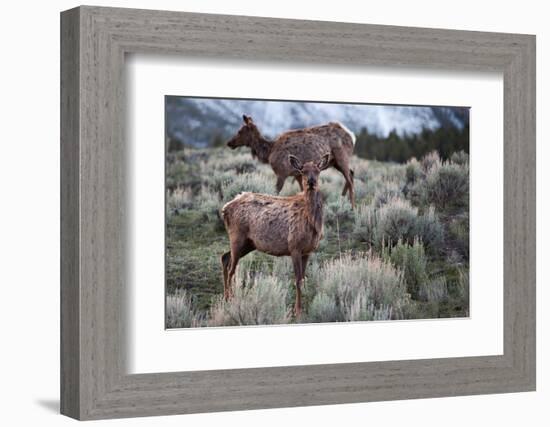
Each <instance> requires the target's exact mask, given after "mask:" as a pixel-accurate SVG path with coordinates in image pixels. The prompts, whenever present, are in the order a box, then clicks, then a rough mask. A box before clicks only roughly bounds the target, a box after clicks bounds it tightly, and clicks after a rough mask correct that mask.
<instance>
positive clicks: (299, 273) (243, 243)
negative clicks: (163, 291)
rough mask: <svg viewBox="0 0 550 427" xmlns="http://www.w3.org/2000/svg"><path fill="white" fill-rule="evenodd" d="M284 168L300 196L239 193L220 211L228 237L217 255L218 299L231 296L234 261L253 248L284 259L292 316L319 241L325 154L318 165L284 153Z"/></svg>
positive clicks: (327, 157) (326, 163)
mask: <svg viewBox="0 0 550 427" xmlns="http://www.w3.org/2000/svg"><path fill="white" fill-rule="evenodd" d="M288 161H289V163H290V165H291V166H292V167H293V168H294V170H295V173H296V174H297V175H298V176H299V177H300V181H301V183H302V187H303V188H304V189H305V190H303V191H302V192H300V193H298V194H296V195H294V196H290V197H281V196H272V195H267V194H258V193H250V192H245V193H241V194H239V195H238V196H236V197H235V198H234V199H233V200H231V201H230V202H228V203H227V204H225V206H224V207H223V208H222V218H223V222H224V224H225V228H226V230H227V234H228V235H229V244H230V249H231V250H230V251H229V252H226V253H224V254H223V255H222V257H221V263H222V269H223V286H224V297H225V299H226V300H228V299H229V298H231V297H232V296H233V290H232V282H233V278H234V275H235V270H236V268H237V264H238V263H239V259H240V258H242V257H244V256H245V255H246V254H248V253H250V252H252V251H253V250H258V251H260V252H264V253H266V254H269V255H273V256H277V257H280V256H290V257H291V258H292V264H293V268H294V275H295V278H296V282H295V284H296V302H295V305H294V313H295V316H296V317H297V318H299V317H300V313H301V310H302V294H301V290H300V287H301V284H302V281H303V279H304V276H305V271H306V265H307V262H308V258H309V256H310V254H311V253H312V252H314V251H315V250H316V249H317V247H318V246H319V242H320V241H321V238H322V237H323V196H322V194H321V193H320V191H319V174H320V173H321V171H322V170H324V169H326V168H327V167H329V165H330V154H329V153H327V154H325V155H324V156H322V157H321V160H319V161H318V162H311V161H309V162H307V163H305V164H302V162H301V161H300V160H299V159H298V158H297V157H296V156H293V155H292V154H290V155H289V156H288Z"/></svg>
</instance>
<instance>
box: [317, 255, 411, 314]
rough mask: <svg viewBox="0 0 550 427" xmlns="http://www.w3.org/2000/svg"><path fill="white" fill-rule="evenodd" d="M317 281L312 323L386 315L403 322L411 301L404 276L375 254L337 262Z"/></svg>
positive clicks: (325, 267)
mask: <svg viewBox="0 0 550 427" xmlns="http://www.w3.org/2000/svg"><path fill="white" fill-rule="evenodd" d="M313 280H314V281H315V282H316V283H315V289H316V294H315V297H314V298H313V300H312V302H311V305H310V307H309V311H308V316H309V320H310V321H312V322H331V321H335V320H334V319H337V320H340V321H355V320H372V319H373V318H374V317H375V316H376V317H377V318H380V317H383V316H382V313H386V315H387V316H390V315H391V316H392V318H399V317H400V313H401V310H402V307H403V305H405V304H407V302H408V299H409V295H408V294H407V292H406V288H405V284H404V282H403V276H402V273H401V272H400V271H399V270H397V269H395V268H394V267H393V265H392V264H391V263H389V262H385V261H383V260H382V259H380V258H379V257H377V256H375V255H373V254H372V253H370V254H365V253H363V254H359V255H356V256H353V255H351V254H349V253H347V254H344V255H342V256H341V257H339V258H333V259H331V260H330V261H327V262H326V263H325V264H323V265H322V267H321V268H320V270H319V272H318V274H317V275H315V277H314V279H313Z"/></svg>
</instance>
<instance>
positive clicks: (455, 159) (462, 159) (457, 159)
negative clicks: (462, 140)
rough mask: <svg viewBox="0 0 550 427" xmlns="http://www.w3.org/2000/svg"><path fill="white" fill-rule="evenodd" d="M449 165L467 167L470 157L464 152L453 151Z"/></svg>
mask: <svg viewBox="0 0 550 427" xmlns="http://www.w3.org/2000/svg"><path fill="white" fill-rule="evenodd" d="M450 160H451V163H456V164H457V165H462V166H468V165H469V162H470V156H469V155H468V153H465V152H464V151H455V152H454V153H453V154H452V155H451V158H450Z"/></svg>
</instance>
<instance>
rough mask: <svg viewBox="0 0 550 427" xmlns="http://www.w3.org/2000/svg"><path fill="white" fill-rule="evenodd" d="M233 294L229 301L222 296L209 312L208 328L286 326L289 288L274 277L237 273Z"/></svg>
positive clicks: (289, 318) (216, 300) (288, 312)
mask: <svg viewBox="0 0 550 427" xmlns="http://www.w3.org/2000/svg"><path fill="white" fill-rule="evenodd" d="M234 286H235V289H234V295H233V297H232V298H231V299H230V300H229V301H225V299H224V298H223V297H222V296H219V297H217V298H216V299H215V301H214V304H213V305H212V307H211V309H210V317H209V319H208V326H241V325H275V324H281V323H289V322H290V320H291V312H290V310H289V309H288V308H287V293H288V286H287V283H286V282H283V281H281V280H279V279H278V278H277V277H275V276H272V275H266V274H256V275H252V274H247V275H245V276H243V275H241V274H237V277H236V280H235V285H234Z"/></svg>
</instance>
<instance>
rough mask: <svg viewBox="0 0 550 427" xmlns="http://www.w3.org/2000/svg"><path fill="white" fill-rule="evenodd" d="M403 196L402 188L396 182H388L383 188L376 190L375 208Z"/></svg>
mask: <svg viewBox="0 0 550 427" xmlns="http://www.w3.org/2000/svg"><path fill="white" fill-rule="evenodd" d="M401 196H403V193H402V192H401V188H399V185H397V184H396V183H395V182H388V183H386V184H385V185H384V186H383V187H382V188H380V189H378V190H376V192H375V193H374V199H373V202H372V203H373V205H374V207H375V208H379V207H381V206H383V205H385V204H387V203H389V202H390V201H391V200H393V199H396V198H399V197H401Z"/></svg>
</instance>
